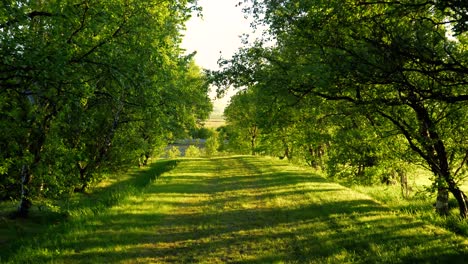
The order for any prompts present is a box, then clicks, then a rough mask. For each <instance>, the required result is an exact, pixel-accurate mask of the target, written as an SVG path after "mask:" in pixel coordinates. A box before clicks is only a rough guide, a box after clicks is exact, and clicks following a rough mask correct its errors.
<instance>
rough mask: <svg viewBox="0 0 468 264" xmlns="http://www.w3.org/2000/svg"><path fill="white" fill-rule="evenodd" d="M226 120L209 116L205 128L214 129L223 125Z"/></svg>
mask: <svg viewBox="0 0 468 264" xmlns="http://www.w3.org/2000/svg"><path fill="white" fill-rule="evenodd" d="M225 124H226V121H225V120H224V119H223V118H210V119H208V120H207V121H206V122H205V127H206V128H213V129H216V128H218V127H221V126H224V125H225Z"/></svg>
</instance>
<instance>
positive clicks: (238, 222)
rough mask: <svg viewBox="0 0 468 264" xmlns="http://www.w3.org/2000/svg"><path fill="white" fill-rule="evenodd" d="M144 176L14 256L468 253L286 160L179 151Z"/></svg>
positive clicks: (250, 259)
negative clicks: (166, 165) (167, 165)
mask: <svg viewBox="0 0 468 264" xmlns="http://www.w3.org/2000/svg"><path fill="white" fill-rule="evenodd" d="M155 166H158V164H155ZM151 170H152V169H150V171H151ZM156 171H161V170H156ZM143 182H144V183H145V184H140V185H138V184H137V185H134V186H135V187H133V188H132V189H133V190H134V191H132V192H128V193H127V194H126V195H125V197H122V198H119V201H118V202H117V203H113V204H112V203H111V204H110V206H109V207H107V208H102V210H101V211H99V212H96V213H94V214H85V215H81V216H80V215H76V216H71V217H70V219H69V220H68V221H66V222H64V223H62V224H59V225H57V226H52V227H50V229H49V230H44V231H43V232H44V234H43V235H37V236H35V237H33V238H32V239H25V240H23V241H22V243H21V244H17V250H16V251H14V252H12V253H10V254H9V255H8V257H9V260H10V262H12V263H27V262H34V263H47V262H48V263H421V262H422V263H425V262H426V263H427V262H430V263H433V262H442V263H443V262H457V261H458V262H459V261H463V260H464V257H465V256H467V254H468V243H467V240H466V239H464V238H461V237H457V236H456V235H454V234H453V233H450V232H448V231H446V230H444V229H441V228H438V227H435V226H432V225H430V224H428V223H427V222H424V221H421V220H417V219H415V218H413V217H411V215H408V214H405V213H400V212H397V211H395V210H391V209H389V208H388V207H387V206H383V205H382V204H381V203H380V202H377V201H375V200H373V199H371V198H370V197H369V196H367V195H365V194H362V193H359V192H356V191H353V190H350V189H348V188H345V187H343V186H340V185H338V184H335V183H330V182H328V181H326V180H325V179H324V178H322V177H320V176H319V175H315V174H313V173H312V172H310V171H309V170H306V169H304V168H299V167H295V166H293V165H290V164H288V163H287V162H284V161H279V160H274V159H270V158H257V157H248V156H245V157H244V156H239V157H224V158H214V159H196V160H195V159H181V160H179V161H178V164H177V166H175V167H174V168H173V169H172V170H170V171H167V170H166V172H164V173H163V174H162V175H161V176H159V177H153V178H151V179H146V180H144V181H143ZM115 184H118V183H115ZM115 184H114V185H115ZM122 188H123V187H122ZM135 190H136V191H135ZM115 196H118V195H115ZM90 206H93V205H92V204H90V205H87V207H90ZM98 208H101V207H98ZM83 210H84V209H83ZM1 260H2V262H5V261H4V260H5V257H3V256H2V259H1Z"/></svg>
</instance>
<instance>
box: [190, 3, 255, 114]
mask: <svg viewBox="0 0 468 264" xmlns="http://www.w3.org/2000/svg"><path fill="white" fill-rule="evenodd" d="M237 3H239V0H199V1H198V4H199V5H200V6H201V7H202V8H203V12H202V14H203V17H201V18H199V17H197V16H193V17H192V18H191V19H190V20H189V21H188V23H187V25H186V26H187V31H186V32H185V37H184V40H183V42H182V47H183V48H185V49H186V50H187V52H188V53H191V52H193V51H196V52H197V54H196V55H195V61H196V62H197V64H198V65H199V66H201V67H202V68H205V69H210V70H216V69H218V64H217V61H218V59H219V58H220V56H222V57H223V58H230V57H231V56H232V55H233V54H234V53H235V52H236V51H237V49H238V48H239V47H241V46H242V43H241V40H240V37H239V36H240V35H242V34H243V33H250V32H251V29H250V27H249V21H248V20H247V19H245V18H244V14H243V13H242V8H241V7H236V4H237ZM228 100H229V98H228V96H226V97H225V98H223V99H221V100H216V101H215V102H214V103H215V111H216V110H218V111H219V108H223V106H224V105H225V104H226V102H227V101H228Z"/></svg>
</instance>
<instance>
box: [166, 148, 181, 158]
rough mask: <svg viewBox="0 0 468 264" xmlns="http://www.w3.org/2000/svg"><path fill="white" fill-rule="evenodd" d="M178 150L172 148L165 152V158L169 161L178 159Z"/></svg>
mask: <svg viewBox="0 0 468 264" xmlns="http://www.w3.org/2000/svg"><path fill="white" fill-rule="evenodd" d="M180 154H181V153H180V150H179V148H178V147H177V146H172V147H171V148H170V149H168V150H167V156H168V157H169V158H170V159H175V158H178V157H180Z"/></svg>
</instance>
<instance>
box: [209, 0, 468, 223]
mask: <svg viewBox="0 0 468 264" xmlns="http://www.w3.org/2000/svg"><path fill="white" fill-rule="evenodd" d="M442 2H443V1H418V0H408V1H384V2H382V1H356V0H347V1H306V0H289V1H257V0H255V1H245V3H244V7H245V11H246V12H247V13H249V14H251V15H253V16H255V17H256V21H257V23H258V24H260V25H266V26H268V27H267V28H268V30H267V32H265V34H264V38H263V39H260V40H258V41H256V42H255V43H253V44H251V45H250V46H247V47H244V48H243V49H240V50H239V52H238V53H237V55H236V56H234V57H233V59H232V60H225V61H222V62H221V66H223V68H222V70H220V71H218V72H213V73H212V74H211V76H212V81H213V82H214V83H216V84H217V85H218V86H219V87H221V89H222V87H225V86H227V85H234V86H237V87H247V89H260V91H261V92H259V93H257V94H268V95H270V100H264V103H265V104H272V103H273V104H274V103H275V102H281V104H280V105H282V107H280V108H281V109H283V110H282V111H288V112H295V113H297V115H299V116H304V117H305V116H309V117H310V118H309V119H307V118H304V119H303V120H301V118H297V119H294V118H288V120H290V121H291V122H292V124H291V122H287V121H281V122H278V124H280V126H281V127H282V128H283V129H285V128H286V127H289V129H290V128H291V127H295V128H300V129H298V130H297V131H296V132H294V133H293V134H294V137H296V138H300V139H292V137H291V136H290V137H289V138H290V140H292V141H293V142H294V141H295V142H299V143H298V144H297V145H299V146H306V145H307V144H309V143H310V142H313V140H312V139H310V138H308V137H307V136H305V135H307V134H308V133H309V132H306V131H308V129H307V128H306V127H304V124H308V125H307V126H308V127H310V128H312V131H316V132H318V133H317V134H321V133H320V132H319V131H323V132H324V133H323V134H327V135H330V136H331V139H330V138H327V137H323V138H322V139H321V144H320V145H323V146H327V147H328V149H329V151H328V154H329V155H333V153H335V154H336V155H337V154H339V153H340V152H339V151H338V149H337V147H339V148H342V149H346V151H345V152H342V153H345V156H346V157H348V158H351V157H353V156H354V157H355V158H353V159H354V161H351V160H348V161H345V162H344V163H345V164H347V165H348V166H353V164H355V165H356V166H363V165H365V166H375V165H376V164H377V163H376V162H377V160H376V158H378V157H382V156H385V155H382V154H379V153H382V151H385V149H387V151H391V152H388V153H389V154H391V155H392V156H393V157H394V158H395V159H400V160H406V161H409V162H412V163H417V164H423V165H424V166H425V167H426V168H428V169H429V170H430V171H432V172H433V174H434V175H435V177H434V188H435V189H437V190H438V198H437V205H436V207H437V209H438V211H439V213H442V214H445V213H447V210H448V203H447V199H448V198H447V197H448V192H450V193H451V194H452V195H454V197H455V198H456V199H457V201H458V205H459V208H460V215H461V216H462V217H466V216H467V213H468V207H467V199H466V196H465V194H464V193H463V192H462V191H461V190H460V187H459V181H460V180H461V179H462V178H463V177H464V176H466V171H467V170H466V169H467V166H468V163H467V161H468V142H467V141H466V136H465V135H466V127H465V125H464V124H466V123H467V121H468V115H467V113H468V106H467V101H468V92H467V89H466V87H467V86H466V85H467V84H468V83H467V81H468V78H467V77H468V75H467V73H468V71H467V69H468V68H467V66H468V56H467V52H466V50H467V47H468V46H467V44H468V43H467V40H468V39H467V32H466V23H467V21H466V12H465V11H466V5H465V4H463V3H461V2H460V1H447V2H444V3H442ZM257 107H259V106H258V104H257ZM278 109H279V108H278ZM273 113H275V112H274V111H271V112H270V115H273ZM288 115H290V114H288ZM272 118H273V116H272ZM324 119H326V120H327V121H326V122H324V121H323V120H324ZM306 120H307V121H306ZM310 123H315V124H320V125H318V126H317V125H316V126H315V127H313V126H310ZM298 134H300V135H301V136H300V137H297V136H296V135H298ZM359 134H360V135H359ZM333 138H334V139H339V138H348V139H347V140H345V141H342V142H341V143H339V144H332V143H333ZM390 138H391V140H390V141H388V139H390ZM385 140H387V144H383V145H382V142H383V141H385ZM353 142H354V143H353ZM388 142H390V143H393V144H390V145H394V147H392V148H382V146H386V145H387V146H388V145H389V144H388ZM402 143H404V145H403V146H404V147H402V146H400V145H399V144H402ZM359 144H361V146H360V148H359V149H358V148H356V147H357V145H359ZM395 144H396V145H395ZM364 145H365V146H364ZM334 146H335V147H334ZM364 147H365V148H364ZM379 149H380V150H379ZM337 151H338V152H337ZM408 152H411V155H409V154H408ZM359 153H361V154H359ZM359 155H361V156H359ZM355 162H357V163H355ZM358 171H359V170H358ZM358 174H359V173H358Z"/></svg>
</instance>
